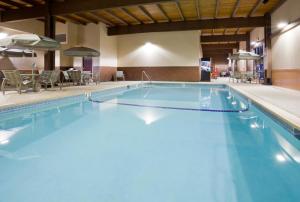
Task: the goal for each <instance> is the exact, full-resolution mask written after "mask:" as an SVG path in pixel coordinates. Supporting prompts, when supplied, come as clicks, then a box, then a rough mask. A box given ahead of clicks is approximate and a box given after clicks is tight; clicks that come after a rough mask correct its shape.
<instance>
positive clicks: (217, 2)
mask: <svg viewBox="0 0 300 202" xmlns="http://www.w3.org/2000/svg"><path fill="white" fill-rule="evenodd" d="M219 9H220V0H216V7H215V16H214V18H218V14H219Z"/></svg>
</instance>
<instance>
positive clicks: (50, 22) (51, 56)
mask: <svg viewBox="0 0 300 202" xmlns="http://www.w3.org/2000/svg"><path fill="white" fill-rule="evenodd" d="M51 3H52V1H51V0H46V2H45V6H46V12H45V24H44V25H45V27H44V31H45V36H46V37H49V38H52V39H54V38H55V17H54V16H52V13H51V9H50V8H51ZM44 67H45V70H54V69H55V51H47V52H45V56H44Z"/></svg>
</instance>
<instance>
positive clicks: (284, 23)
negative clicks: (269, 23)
mask: <svg viewBox="0 0 300 202" xmlns="http://www.w3.org/2000/svg"><path fill="white" fill-rule="evenodd" d="M288 24H289V23H287V22H279V23H278V24H277V28H278V29H283V28H285V27H286V26H288Z"/></svg>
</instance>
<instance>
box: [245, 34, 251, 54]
mask: <svg viewBox="0 0 300 202" xmlns="http://www.w3.org/2000/svg"><path fill="white" fill-rule="evenodd" d="M246 35H247V40H246V51H248V52H250V32H248V33H247V34H246Z"/></svg>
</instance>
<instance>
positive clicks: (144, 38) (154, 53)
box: [117, 31, 202, 67]
mask: <svg viewBox="0 0 300 202" xmlns="http://www.w3.org/2000/svg"><path fill="white" fill-rule="evenodd" d="M199 36H200V33H199V31H178V32H157V33H144V34H132V35H123V36H118V37H117V42H118V66H119V67H145V66H146V67H147V66H169V67H170V66H199V57H200V56H201V55H202V54H201V53H200V37H199Z"/></svg>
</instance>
